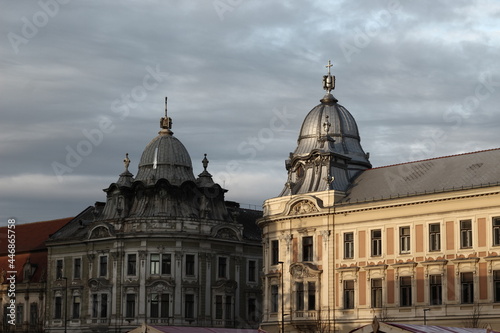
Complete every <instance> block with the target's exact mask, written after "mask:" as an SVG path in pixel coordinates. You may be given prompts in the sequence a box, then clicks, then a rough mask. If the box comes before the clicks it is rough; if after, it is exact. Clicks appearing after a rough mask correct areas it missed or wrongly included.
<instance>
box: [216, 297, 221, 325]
mask: <svg viewBox="0 0 500 333" xmlns="http://www.w3.org/2000/svg"><path fill="white" fill-rule="evenodd" d="M215 319H222V295H216V296H215Z"/></svg>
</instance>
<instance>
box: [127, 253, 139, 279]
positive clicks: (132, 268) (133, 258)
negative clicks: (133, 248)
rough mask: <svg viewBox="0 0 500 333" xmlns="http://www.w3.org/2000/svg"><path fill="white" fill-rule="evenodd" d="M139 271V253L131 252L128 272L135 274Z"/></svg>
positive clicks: (128, 257)
mask: <svg viewBox="0 0 500 333" xmlns="http://www.w3.org/2000/svg"><path fill="white" fill-rule="evenodd" d="M136 273H137V255H136V254H135V253H129V254H128V255H127V274H128V275H135V274H136Z"/></svg>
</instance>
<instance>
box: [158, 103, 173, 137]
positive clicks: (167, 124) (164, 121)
mask: <svg viewBox="0 0 500 333" xmlns="http://www.w3.org/2000/svg"><path fill="white" fill-rule="evenodd" d="M167 99H168V97H165V117H162V118H161V119H160V128H162V130H161V131H160V133H162V132H163V133H167V134H173V133H172V131H171V130H170V129H172V118H170V117H169V116H168V115H167ZM164 130H165V131H164Z"/></svg>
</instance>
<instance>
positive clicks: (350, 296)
mask: <svg viewBox="0 0 500 333" xmlns="http://www.w3.org/2000/svg"><path fill="white" fill-rule="evenodd" d="M344 309H354V280H344Z"/></svg>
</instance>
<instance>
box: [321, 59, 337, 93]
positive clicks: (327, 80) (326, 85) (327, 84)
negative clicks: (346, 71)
mask: <svg viewBox="0 0 500 333" xmlns="http://www.w3.org/2000/svg"><path fill="white" fill-rule="evenodd" d="M332 66H333V65H332V62H331V61H330V60H328V65H326V66H325V67H326V68H328V74H327V75H323V89H324V90H326V91H327V93H330V91H332V90H333V89H335V76H334V75H332V74H331V73H330V67H332Z"/></svg>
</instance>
